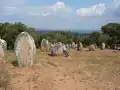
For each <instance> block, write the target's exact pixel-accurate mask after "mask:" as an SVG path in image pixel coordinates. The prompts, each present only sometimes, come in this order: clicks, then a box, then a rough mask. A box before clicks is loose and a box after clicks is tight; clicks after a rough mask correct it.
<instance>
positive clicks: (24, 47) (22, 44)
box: [15, 32, 36, 67]
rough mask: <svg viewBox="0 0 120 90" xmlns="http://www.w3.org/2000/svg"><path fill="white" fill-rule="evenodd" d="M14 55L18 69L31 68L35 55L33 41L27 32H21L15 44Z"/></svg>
mask: <svg viewBox="0 0 120 90" xmlns="http://www.w3.org/2000/svg"><path fill="white" fill-rule="evenodd" d="M15 53H16V56H17V59H18V63H19V66H20V67H24V66H32V65H33V64H34V60H35V55H36V46H35V42H34V39H33V38H32V36H31V35H30V34H28V33H27V32H22V33H21V34H19V36H18V37H17V39H16V42H15Z"/></svg>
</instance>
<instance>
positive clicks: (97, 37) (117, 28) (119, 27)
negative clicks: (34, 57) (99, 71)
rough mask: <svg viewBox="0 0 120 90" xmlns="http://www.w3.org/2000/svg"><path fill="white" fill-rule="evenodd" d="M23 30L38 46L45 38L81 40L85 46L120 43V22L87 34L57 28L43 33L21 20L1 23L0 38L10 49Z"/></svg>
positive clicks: (67, 41) (66, 41) (59, 40)
mask: <svg viewBox="0 0 120 90" xmlns="http://www.w3.org/2000/svg"><path fill="white" fill-rule="evenodd" d="M23 31H26V32H28V33H29V34H31V36H33V38H34V40H35V44H36V47H37V48H39V47H40V43H41V41H42V39H43V38H45V39H47V40H48V41H50V42H62V43H68V44H70V43H72V42H75V43H77V42H78V41H80V42H82V43H83V45H84V46H88V45H90V44H93V43H96V44H97V45H98V46H100V45H101V43H102V42H105V43H106V44H107V45H112V44H115V43H116V44H120V24H118V23H108V24H106V25H104V26H102V27H101V32H92V33H89V34H87V35H81V34H79V33H73V32H70V31H66V32H65V31H57V30H56V31H55V32H48V33H42V32H38V31H36V30H35V29H34V28H32V27H28V26H27V25H25V24H23V23H21V22H16V23H8V22H6V23H0V38H2V39H4V40H5V41H6V42H7V45H8V46H7V48H8V49H14V43H15V40H16V38H17V36H18V34H20V33H21V32H23Z"/></svg>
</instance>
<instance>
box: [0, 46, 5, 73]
mask: <svg viewBox="0 0 120 90" xmlns="http://www.w3.org/2000/svg"><path fill="white" fill-rule="evenodd" d="M4 59H5V57H4V49H3V47H2V45H0V72H2V71H3V70H4V66H5V65H4V62H5V60H4Z"/></svg>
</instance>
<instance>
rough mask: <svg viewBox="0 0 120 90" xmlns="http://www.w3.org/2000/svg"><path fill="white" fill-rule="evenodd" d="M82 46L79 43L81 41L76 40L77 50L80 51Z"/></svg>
mask: <svg viewBox="0 0 120 90" xmlns="http://www.w3.org/2000/svg"><path fill="white" fill-rule="evenodd" d="M82 48H83V45H82V43H81V42H78V44H77V50H78V51H81V50H82Z"/></svg>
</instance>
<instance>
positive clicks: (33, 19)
mask: <svg viewBox="0 0 120 90" xmlns="http://www.w3.org/2000/svg"><path fill="white" fill-rule="evenodd" d="M0 22H13V23H14V22H22V23H24V24H26V25H28V26H30V27H34V28H42V29H55V30H57V29H66V30H68V29H72V30H100V28H101V26H102V25H105V24H107V23H112V22H113V23H120V0H9V1H8V0H0Z"/></svg>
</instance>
